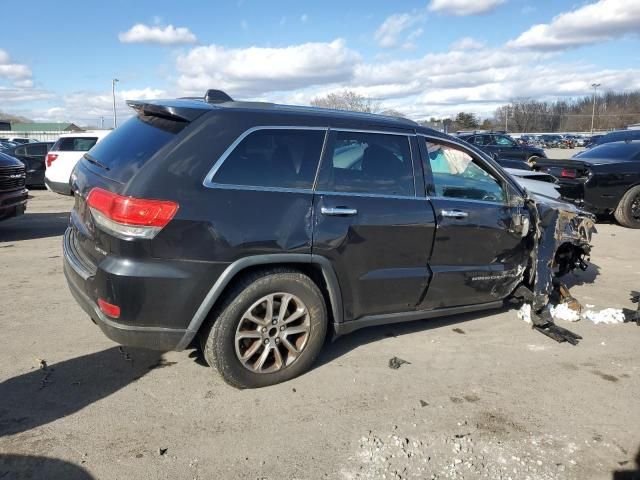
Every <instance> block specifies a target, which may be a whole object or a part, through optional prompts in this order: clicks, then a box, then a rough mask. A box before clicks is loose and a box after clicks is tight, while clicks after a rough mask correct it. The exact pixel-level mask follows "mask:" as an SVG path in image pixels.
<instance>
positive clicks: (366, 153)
mask: <svg viewBox="0 0 640 480" xmlns="http://www.w3.org/2000/svg"><path fill="white" fill-rule="evenodd" d="M322 170H323V171H322V175H321V179H320V181H319V184H318V190H322V191H329V192H354V193H371V194H381V195H400V196H407V197H412V196H414V195H415V188H414V184H413V165H412V163H411V147H410V145H409V138H408V137H407V136H405V135H386V134H379V133H360V132H337V133H336V136H335V143H334V145H333V152H332V155H331V156H330V157H329V158H328V162H327V165H325V166H323V169H322Z"/></svg>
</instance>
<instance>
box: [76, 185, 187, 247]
mask: <svg viewBox="0 0 640 480" xmlns="http://www.w3.org/2000/svg"><path fill="white" fill-rule="evenodd" d="M87 205H88V206H89V208H90V209H91V213H92V214H93V219H94V220H95V222H96V224H97V225H98V226H99V227H100V228H102V229H103V230H105V231H107V232H109V233H111V234H112V235H114V236H116V237H118V238H122V239H125V240H128V239H132V238H146V239H151V238H153V237H155V236H156V235H157V234H158V232H160V230H162V229H163V228H164V226H165V225H167V223H169V222H170V221H171V219H172V218H173V217H174V215H175V214H176V212H177V211H178V204H177V203H175V202H172V201H169V200H147V199H144V198H134V197H125V196H122V195H118V194H117V193H113V192H109V191H107V190H103V189H101V188H94V189H93V190H91V191H90V192H89V196H88V197H87Z"/></svg>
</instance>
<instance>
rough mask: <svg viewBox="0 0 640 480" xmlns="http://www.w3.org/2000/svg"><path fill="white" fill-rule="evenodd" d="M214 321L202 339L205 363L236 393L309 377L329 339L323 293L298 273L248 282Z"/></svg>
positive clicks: (275, 273)
mask: <svg viewBox="0 0 640 480" xmlns="http://www.w3.org/2000/svg"><path fill="white" fill-rule="evenodd" d="M283 308H284V310H283V311H282V312H281V309H283ZM303 312H305V313H303ZM216 313H217V315H216ZM212 317H213V318H212V319H211V323H210V324H209V326H208V328H207V329H206V330H205V331H204V332H203V335H202V350H203V354H204V357H205V359H206V361H207V363H208V364H209V365H210V366H212V367H215V368H216V369H217V370H218V372H219V373H220V375H221V376H222V378H223V379H224V381H225V382H227V383H228V384H229V385H231V386H233V387H236V388H259V387H265V386H268V385H275V384H277V383H281V382H285V381H287V380H290V379H292V378H295V377H297V376H299V375H301V374H303V373H304V372H306V371H307V370H309V368H311V366H312V365H313V363H314V361H315V360H316V358H317V356H318V354H319V353H320V350H321V349H322V346H323V344H324V340H325V336H326V333H327V310H326V305H325V301H324V297H323V295H322V292H321V291H320V289H319V288H318V286H317V285H316V284H315V283H314V282H313V280H311V279H310V278H309V277H307V276H306V275H304V274H302V273H300V272H298V271H296V270H292V269H272V270H268V271H266V272H259V273H254V274H251V275H248V276H246V277H244V278H242V279H241V280H240V281H239V282H238V284H237V285H236V286H235V287H233V289H232V290H231V291H230V292H229V293H228V295H226V299H225V301H224V302H223V304H222V305H220V307H219V308H218V309H217V310H216V312H215V313H214V314H213V315H212ZM292 318H293V319H294V320H290V319H292ZM286 332H292V333H289V334H288V333H286ZM265 352H267V353H265ZM261 362H262V363H261Z"/></svg>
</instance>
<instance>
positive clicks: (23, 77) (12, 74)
mask: <svg viewBox="0 0 640 480" xmlns="http://www.w3.org/2000/svg"><path fill="white" fill-rule="evenodd" d="M31 76H32V73H31V69H30V68H29V67H28V66H27V65H24V64H22V63H13V62H12V61H11V57H10V56H9V54H8V53H7V52H5V51H4V50H2V49H0V78H4V79H7V80H11V81H13V82H15V83H14V85H16V86H25V85H24V82H26V81H27V80H31ZM18 82H22V83H23V85H18ZM31 86H33V85H31Z"/></svg>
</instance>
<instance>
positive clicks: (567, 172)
mask: <svg viewBox="0 0 640 480" xmlns="http://www.w3.org/2000/svg"><path fill="white" fill-rule="evenodd" d="M560 176H561V177H562V178H576V177H577V176H578V172H576V171H575V170H574V169H573V168H563V169H562V171H561V172H560Z"/></svg>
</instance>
